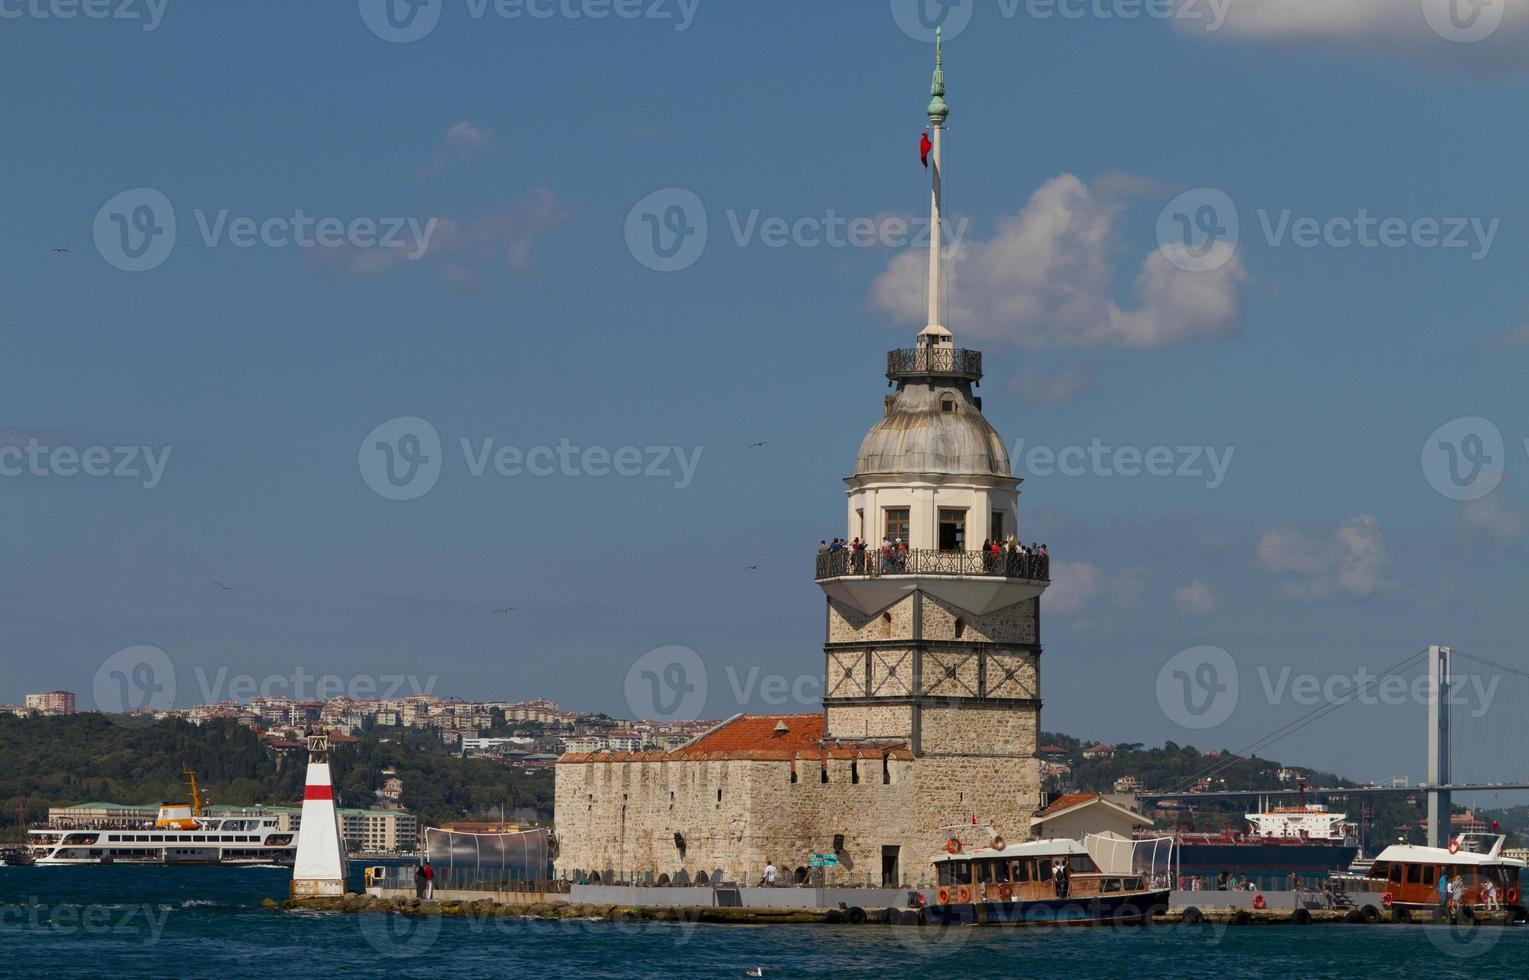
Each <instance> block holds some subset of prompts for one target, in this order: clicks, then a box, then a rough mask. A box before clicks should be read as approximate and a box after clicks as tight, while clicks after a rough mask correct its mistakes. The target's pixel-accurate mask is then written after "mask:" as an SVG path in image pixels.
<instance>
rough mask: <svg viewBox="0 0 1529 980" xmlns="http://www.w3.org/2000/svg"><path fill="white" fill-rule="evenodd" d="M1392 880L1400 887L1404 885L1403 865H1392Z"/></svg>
mask: <svg viewBox="0 0 1529 980" xmlns="http://www.w3.org/2000/svg"><path fill="white" fill-rule="evenodd" d="M1391 880H1392V881H1393V882H1395V883H1396V884H1398V885H1400V884H1401V883H1402V866H1401V865H1399V864H1393V865H1391Z"/></svg>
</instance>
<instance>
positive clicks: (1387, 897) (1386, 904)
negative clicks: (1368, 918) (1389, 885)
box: [1380, 892, 1396, 909]
mask: <svg viewBox="0 0 1529 980" xmlns="http://www.w3.org/2000/svg"><path fill="white" fill-rule="evenodd" d="M1394 901H1396V899H1394V898H1392V897H1391V893H1390V892H1386V893H1385V894H1384V895H1382V896H1380V905H1381V908H1387V909H1388V908H1390V907H1391V903H1392V902H1394Z"/></svg>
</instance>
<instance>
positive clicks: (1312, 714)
mask: <svg viewBox="0 0 1529 980" xmlns="http://www.w3.org/2000/svg"><path fill="white" fill-rule="evenodd" d="M1427 656H1428V650H1427V649H1424V650H1420V651H1418V652H1417V653H1414V654H1412V655H1411V656H1409V657H1407V658H1406V659H1405V660H1402V661H1400V662H1398V663H1396V664H1394V665H1392V666H1391V667H1389V668H1387V669H1386V670H1385V671H1383V672H1381V673H1380V674H1378V675H1377V676H1376V677H1375V678H1374V679H1373V680H1370V681H1368V682H1366V683H1364V684H1361V685H1359V686H1357V687H1355V688H1354V690H1353V691H1351V692H1349V693H1348V694H1347V695H1345V696H1344V697H1342V698H1339V699H1337V700H1334V701H1329V702H1327V703H1326V704H1322V705H1318V706H1317V707H1316V708H1313V709H1312V710H1311V711H1309V712H1307V713H1306V714H1304V715H1302V716H1301V717H1299V718H1297V719H1295V720H1294V721H1292V722H1290V723H1289V724H1286V725H1282V726H1281V727H1279V728H1277V729H1275V730H1274V731H1273V732H1271V733H1269V734H1268V735H1265V736H1264V737H1263V738H1260V739H1257V740H1255V741H1253V742H1251V743H1249V744H1248V745H1247V746H1245V747H1243V748H1242V750H1240V751H1238V752H1235V753H1231V754H1229V755H1228V756H1227V757H1226V758H1225V759H1222V760H1218V761H1217V762H1215V763H1213V764H1212V765H1210V766H1208V767H1206V768H1205V769H1202V770H1201V771H1200V772H1197V773H1195V774H1194V775H1192V776H1190V777H1188V778H1187V779H1186V780H1185V781H1184V782H1183V783H1182V784H1180V785H1179V786H1178V787H1177V788H1176V789H1173V790H1170V792H1171V793H1179V792H1183V791H1184V790H1185V789H1187V788H1188V787H1190V786H1193V785H1194V784H1195V783H1197V782H1199V781H1200V780H1202V779H1208V778H1209V777H1211V776H1214V775H1215V774H1216V773H1218V772H1222V771H1224V770H1225V769H1227V768H1229V767H1231V766H1233V765H1235V764H1236V763H1238V762H1240V761H1242V759H1243V758H1244V757H1245V756H1248V755H1249V753H1257V752H1259V751H1262V750H1263V749H1266V748H1268V747H1269V746H1271V745H1273V744H1275V743H1276V742H1279V741H1281V740H1282V739H1284V738H1285V737H1286V736H1289V735H1293V734H1294V733H1295V732H1297V731H1299V730H1301V729H1302V728H1305V727H1306V726H1307V725H1310V724H1312V723H1313V722H1316V721H1319V720H1321V719H1322V718H1324V717H1326V716H1327V715H1329V714H1331V713H1332V712H1334V711H1336V710H1337V709H1339V708H1341V707H1343V706H1344V705H1346V704H1348V703H1349V702H1350V701H1352V700H1354V699H1355V698H1357V697H1361V696H1362V695H1364V694H1367V693H1369V689H1370V688H1371V687H1373V686H1375V685H1377V684H1379V683H1380V682H1381V681H1383V680H1385V679H1386V678H1388V677H1391V676H1393V675H1396V674H1400V673H1401V672H1402V671H1404V670H1407V669H1409V668H1411V667H1413V666H1416V665H1417V663H1419V662H1421V661H1422V660H1423V658H1425V657H1427Z"/></svg>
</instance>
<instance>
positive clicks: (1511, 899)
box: [1503, 885, 1518, 905]
mask: <svg viewBox="0 0 1529 980" xmlns="http://www.w3.org/2000/svg"><path fill="white" fill-rule="evenodd" d="M1503 897H1504V898H1506V899H1507V900H1508V904H1509V905H1517V904H1518V886H1517V885H1509V886H1508V891H1507V894H1505V895H1504V896H1503Z"/></svg>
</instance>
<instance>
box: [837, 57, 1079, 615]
mask: <svg viewBox="0 0 1529 980" xmlns="http://www.w3.org/2000/svg"><path fill="white" fill-rule="evenodd" d="M943 61H944V58H943V52H942V50H941V46H940V45H939V42H938V41H937V42H936V48H935V69H934V80H933V83H932V84H931V86H930V92H931V100H930V103H929V109H928V117H929V124H930V129H931V131H932V140H931V142H932V147H931V148H930V158H929V162H930V171H931V187H932V192H931V198H930V201H931V204H930V208H931V211H930V222H931V223H930V236H929V238H930V242H929V317H928V324H927V325H926V326H925V327H924V329H922V330H920V331H919V333H918V335H917V336H916V337H915V339H914V346H913V347H911V348H903V349H899V350H893V351H890V352H888V354H887V380H888V382H889V383H890V384H892V385H895V386H896V388H897V391H896V393H895V394H893V395H889V396H887V398H886V400H885V403H884V406H883V414H882V418H881V420H880V421H878V422H877V423H876V424H875V425H874V426H872V427H871V430H870V432H868V433H867V434H866V436H865V439H864V440H863V441H862V442H861V444H860V451H859V452H858V453H857V454H856V457H855V471H854V475H852V476H850V477H848V478H846V480H845V483H846V484H847V485H848V487H849V492H848V497H849V530H848V532H847V534H846V539H854V538H858V539H860V540H861V541H863V542H866V544H867V549H868V553H876V552H878V551H879V549H881V548H882V546H883V545H884V544H886V545H891V547H892V549H893V550H894V551H898V552H901V551H902V550H903V547H904V546H905V547H906V549H907V550H908V551H909V553H910V559H909V560H907V561H902V560H899V561H897V562H895V563H892V564H890V565H887V566H886V567H883V566H882V564H880V563H877V562H876V561H875V560H874V557H873V559H872V561H871V562H870V563H869V564H865V563H862V564H861V565H859V566H858V569H857V567H856V566H855V565H854V564H853V563H849V564H845V567H844V568H842V569H839V568H837V567H835V568H833V569H829V571H834V572H846V573H851V574H848V575H844V574H830V575H821V574H820V575H819V576H818V579H819V582H820V583H821V584H822V585H823V588H824V589H825V590H826V591H827V592H828V593H829V595H830V597H832V598H836V599H841V600H843V601H846V602H849V603H850V604H852V605H854V606H855V607H857V608H859V609H861V610H862V611H864V612H867V613H869V612H872V611H875V610H877V609H881V608H884V607H885V606H886V605H887V603H888V602H891V601H893V600H894V598H895V596H896V595H897V594H898V593H899V592H900V591H912V590H914V589H922V590H923V591H926V592H930V593H932V594H936V595H941V596H943V597H944V598H947V599H948V600H949V601H951V602H954V603H956V604H958V605H960V606H961V607H962V608H965V609H969V610H971V611H973V612H979V613H981V612H987V611H990V610H993V609H997V608H1001V607H1002V606H1005V605H1010V604H1013V603H1015V602H1020V601H1023V600H1024V599H1028V598H1033V597H1035V596H1038V595H1040V593H1041V591H1043V590H1044V588H1045V583H1046V580H1047V577H1048V576H1047V569H1046V567H1045V564H1044V563H1034V564H1031V563H1025V562H1017V563H1016V562H1012V561H1005V562H997V563H994V562H992V561H988V560H983V559H982V557H981V556H980V555H979V554H978V553H979V552H980V551H981V549H982V545H983V543H984V542H992V541H997V542H999V543H1000V544H1007V543H1008V542H1009V541H1010V540H1015V539H1017V538H1018V536H1019V484H1020V480H1019V479H1018V478H1016V477H1015V476H1014V474H1013V471H1012V470H1011V468H1010V464H1009V454H1008V451H1007V449H1006V448H1005V447H1004V442H1003V438H1002V437H1001V436H999V434H998V432H997V430H995V429H994V428H993V426H992V425H991V424H990V423H989V422H988V420H987V419H986V418H985V417H984V416H983V414H982V399H981V398H979V397H977V396H976V395H975V394H974V393H973V392H974V389H975V388H976V387H978V386H979V385H980V384H981V381H982V354H981V353H980V352H979V351H974V350H965V349H962V348H959V347H957V346H956V345H955V337H954V336H953V335H952V334H951V332H950V331H949V330H948V329H947V328H946V327H945V325H944V324H943V323H941V320H942V316H941V302H942V289H943V285H942V281H943V269H942V265H943V262H942V259H943V256H942V253H941V243H942V235H941V232H940V221H941V212H940V209H941V204H942V181H943V172H942V166H943V160H944V157H943V149H944V148H943V144H944V137H943V132H944V127H945V120H946V118H947V117H948V115H949V113H950V109H949V107H948V106H947V105H946V104H945V71H944V65H943ZM846 561H847V560H846ZM857 570H859V571H863V572H866V574H865V576H864V580H863V581H858V582H857V581H855V579H857V578H861V576H856V575H854V574H853V573H854V572H855V571H857ZM893 573H896V574H895V576H894V574H893ZM967 573H971V574H970V575H968V574H967ZM1009 573H1013V574H1009ZM928 576H934V578H933V579H932V580H926V578H927V577H928ZM894 577H895V578H897V579H899V580H900V581H893V578H894ZM962 580H967V581H965V582H963V581H962Z"/></svg>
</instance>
